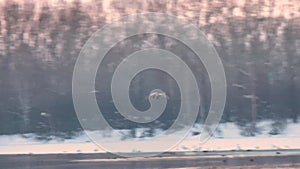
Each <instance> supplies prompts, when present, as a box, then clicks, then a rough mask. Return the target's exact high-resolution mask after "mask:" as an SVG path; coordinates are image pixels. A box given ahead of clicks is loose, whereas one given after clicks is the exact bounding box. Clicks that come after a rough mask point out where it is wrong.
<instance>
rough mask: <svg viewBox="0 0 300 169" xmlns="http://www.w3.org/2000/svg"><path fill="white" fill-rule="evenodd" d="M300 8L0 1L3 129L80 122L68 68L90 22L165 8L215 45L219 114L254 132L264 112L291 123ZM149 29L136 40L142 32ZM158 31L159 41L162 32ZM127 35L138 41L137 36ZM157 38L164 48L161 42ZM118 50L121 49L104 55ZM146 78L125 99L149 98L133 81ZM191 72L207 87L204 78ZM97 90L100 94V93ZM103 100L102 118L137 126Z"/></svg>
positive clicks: (53, 129) (298, 79)
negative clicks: (220, 77)
mask: <svg viewBox="0 0 300 169" xmlns="http://www.w3.org/2000/svg"><path fill="white" fill-rule="evenodd" d="M267 2H268V3H267ZM291 3H292V2H291ZM298 5H299V4H298ZM298 10H299V9H296V7H293V6H292V5H291V6H290V7H289V9H288V11H289V12H290V15H288V16H286V13H283V14H282V15H280V14H278V15H276V16H273V15H272V14H274V13H280V12H282V11H280V8H278V6H276V5H275V1H272V0H268V1H247V2H245V3H244V4H236V3H234V2H231V1H225V0H223V1H222V0H221V1H209V0H206V1H204V0H203V1H177V0H174V1H130V3H128V4H127V3H125V2H123V1H121V0H119V1H117V0H115V1H107V2H106V1H97V0H95V1H90V2H85V3H81V1H76V0H75V1H72V2H69V1H63V0H62V1H58V2H57V3H56V4H51V3H50V1H49V3H47V2H39V3H34V2H30V1H28V2H26V1H24V2H23V1H22V2H21V1H20V2H19V1H4V2H2V3H1V5H0V77H1V78H0V134H15V133H39V134H47V135H49V134H50V135H51V134H59V133H64V132H65V133H72V132H76V131H80V130H81V127H80V125H79V122H78V120H77V117H76V113H75V111H74V107H73V103H72V73H73V68H74V65H75V62H76V58H77V57H78V54H79V52H80V49H81V48H82V47H83V45H84V44H85V42H86V41H87V40H88V38H89V37H90V36H91V35H92V33H94V32H95V31H96V30H97V29H99V28H101V27H102V26H104V25H105V24H106V23H110V22H111V21H112V20H113V19H115V18H118V17H120V16H124V15H126V14H130V13H135V12H168V13H171V14H174V15H178V16H181V17H184V18H186V19H187V20H189V21H191V22H192V23H194V24H196V25H197V26H199V27H200V28H201V29H202V30H203V31H204V32H205V34H206V35H207V37H208V39H209V40H211V41H212V43H213V44H214V46H215V48H216V49H217V51H218V54H219V56H220V57H221V59H222V62H223V65H224V68H225V73H226V78H227V90H228V91H227V102H226V107H225V111H224V114H223V118H222V122H235V123H236V124H238V125H239V126H240V127H241V129H242V131H244V132H243V133H244V134H245V135H249V136H251V135H255V134H256V133H258V132H259V128H257V127H256V125H255V123H256V122H257V121H259V120H266V119H269V120H273V121H274V125H273V127H274V129H273V130H272V131H270V134H278V133H280V132H281V131H282V130H283V129H284V127H285V126H286V123H287V119H292V120H293V122H297V121H298V118H299V114H300V104H299V101H300V26H299V25H300V17H299V16H298V15H297V14H293V12H296V11H298ZM285 12H286V11H285ZM147 37H148V39H149V36H144V37H138V39H139V38H140V40H141V39H142V40H145V41H147ZM158 38H159V39H160V41H159V42H163V40H164V39H165V40H166V41H167V39H166V38H164V37H158ZM135 40H136V39H135ZM126 44H127V45H128V46H132V44H139V45H142V43H136V42H135V41H134V40H132V41H130V40H127V41H126ZM123 47H124V45H123ZM125 47H126V45H125ZM160 47H162V48H168V47H164V43H162V44H161V46H160ZM116 50H117V49H116ZM118 52H119V53H120V49H119V51H116V52H115V53H113V52H112V54H111V55H113V54H118ZM121 52H122V50H121ZM109 62H111V63H113V62H114V60H110V61H109ZM114 66H116V65H112V67H114ZM108 67H109V66H108ZM195 69H197V68H195ZM199 71H200V73H201V72H202V73H203V72H205V71H203V70H199ZM104 72H105V70H104ZM107 73H109V72H107ZM152 74H156V75H157V76H159V77H158V79H165V80H157V81H156V82H160V83H163V84H162V86H163V88H165V90H167V93H168V92H169V93H172V91H173V90H177V89H178V87H177V86H176V85H175V82H174V80H173V79H172V78H170V77H167V75H158V74H159V73H157V72H152ZM204 74H205V73H204ZM102 75H103V78H98V79H97V83H101V81H102V80H103V81H105V78H106V74H102ZM107 76H108V75H107ZM148 76H149V77H150V78H151V72H150V73H148V74H146V75H145V77H148ZM145 77H144V78H143V77H138V78H137V79H136V81H137V82H138V83H136V84H133V85H135V87H134V88H133V90H135V92H136V93H135V94H134V96H136V98H132V101H133V102H135V105H137V107H139V105H142V106H140V107H141V109H143V105H146V106H147V102H146V101H144V100H143V99H140V98H142V97H145V96H146V95H147V91H148V90H146V89H145V90H143V89H139V85H146V86H145V87H147V85H150V87H151V85H152V87H153V86H155V84H152V83H148V84H142V82H139V81H142V80H143V79H144V80H145ZM198 80H199V81H200V82H201V83H202V84H203V85H204V86H206V87H208V86H209V82H207V79H206V80H205V79H201V78H200V79H198ZM148 87H149V86H148ZM99 90H100V91H101V90H104V89H99ZM204 91H206V93H202V94H203V95H202V98H203V100H204V101H203V102H202V105H201V108H200V112H199V119H200V118H204V117H205V113H207V111H208V109H209V104H210V103H209V102H210V101H209V98H210V93H209V91H210V90H204ZM104 93H105V92H104ZM139 94H140V95H139ZM141 94H142V95H141ZM170 95H172V94H170ZM174 95H178V93H176V92H175V93H174ZM100 97H103V98H104V99H105V94H103V95H102V96H100ZM171 101H172V102H173V103H171V105H169V108H168V109H166V111H169V116H166V117H164V119H165V120H164V123H170V124H171V122H172V120H168V119H174V117H175V116H176V111H178V106H177V107H176V105H178V103H177V102H178V100H176V99H174V100H171ZM103 106H104V110H105V112H107V114H106V115H105V116H106V118H108V121H112V123H114V122H113V121H115V124H114V125H115V126H116V127H118V128H134V127H139V126H138V125H134V124H128V123H127V122H126V121H125V122H124V121H123V122H122V119H120V118H119V117H116V115H115V114H117V113H111V112H115V110H114V109H115V108H113V107H112V106H111V105H110V103H109V104H108V105H103ZM174 107H175V108H174ZM174 113H175V115H174ZM115 118H118V120H115ZM200 121H201V120H199V122H200ZM168 125H169V124H161V125H157V124H152V125H151V124H150V125H148V127H150V128H151V127H158V126H159V127H162V128H164V127H166V126H168ZM128 126H129V127H128Z"/></svg>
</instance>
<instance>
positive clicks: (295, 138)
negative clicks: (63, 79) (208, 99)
mask: <svg viewBox="0 0 300 169" xmlns="http://www.w3.org/2000/svg"><path fill="white" fill-rule="evenodd" d="M272 124H274V122H272V121H262V122H259V123H257V128H258V129H259V131H260V132H259V133H257V134H256V135H255V137H246V136H245V135H244V134H241V133H242V132H241V131H242V130H241V129H240V128H239V127H238V126H237V125H235V124H234V123H223V124H220V125H219V127H218V130H217V131H216V132H215V134H214V136H213V137H212V138H211V139H210V140H209V141H207V142H205V143H200V140H199V135H195V133H197V132H198V131H199V130H200V129H199V128H200V126H199V125H195V127H194V128H193V129H191V132H190V133H189V134H188V136H187V137H186V138H185V139H184V140H183V141H181V142H180V143H179V144H177V145H176V146H175V147H173V148H172V149H171V150H170V151H227V150H269V149H273V150H274V149H276V150H277V149H300V124H299V123H292V122H291V121H288V123H287V125H286V127H284V129H282V131H280V132H279V134H277V135H270V131H272V128H274V126H273V127H272ZM118 132H121V133H123V135H125V136H126V135H127V134H129V132H130V131H128V130H122V131H114V132H112V133H108V132H107V131H102V132H95V131H94V132H90V133H92V134H99V135H101V136H103V140H102V141H103V142H106V141H105V140H107V144H109V146H110V147H117V149H118V151H120V152H133V151H143V152H145V151H147V152H155V151H160V147H159V146H160V145H161V144H166V145H167V144H168V143H167V141H166V143H162V142H159V145H158V141H157V140H156V139H155V138H142V139H128V138H124V137H120V134H118ZM144 132H145V130H144V129H139V130H137V131H136V135H135V136H136V137H140V136H142V134H143V133H144ZM158 132H159V131H157V133H158ZM182 134H183V133H180V132H178V133H177V135H178V138H181V137H182ZM177 135H176V134H175V136H174V139H176V136H177ZM35 138H36V136H35V135H34V134H26V135H25V136H24V135H2V136H0V154H28V153H33V154H45V153H47V154H48V153H83V152H84V153H98V152H105V150H103V149H102V148H101V147H99V146H97V145H96V144H94V143H93V142H92V141H90V139H89V138H88V137H87V136H86V135H85V134H84V133H78V135H77V136H76V137H74V138H72V139H65V140H63V139H61V138H53V139H51V140H50V141H41V140H37V139H35ZM124 145H126V146H124ZM128 145H129V146H128ZM134 145H139V147H143V150H140V149H133V148H132V147H135V146H134Z"/></svg>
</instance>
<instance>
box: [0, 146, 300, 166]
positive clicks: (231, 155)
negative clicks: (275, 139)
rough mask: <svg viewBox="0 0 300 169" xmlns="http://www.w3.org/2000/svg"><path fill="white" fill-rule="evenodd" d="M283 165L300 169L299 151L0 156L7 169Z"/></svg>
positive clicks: (0, 163)
mask: <svg viewBox="0 0 300 169" xmlns="http://www.w3.org/2000/svg"><path fill="white" fill-rule="evenodd" d="M187 167H195V168H197V167H222V168H224V167H225V168H232V167H242V168H247V167H257V168H263V167H280V168H300V150H276V151H275V150H261V151H246V150H245V151H227V152H226V151H223V152H186V153H183V152H181V153H164V154H161V155H159V156H156V157H148V158H120V157H118V156H116V155H113V154H110V153H93V154H85V153H78V154H43V155H39V154H23V155H21V154H20V155H0V168H1V169H2V168H5V169H39V168H47V169H67V168H70V169H71V168H72V169H77V168H78V169H79V168H88V169H96V168H112V169H116V168H123V169H127V168H128V169H134V168H137V169H140V168H187Z"/></svg>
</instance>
